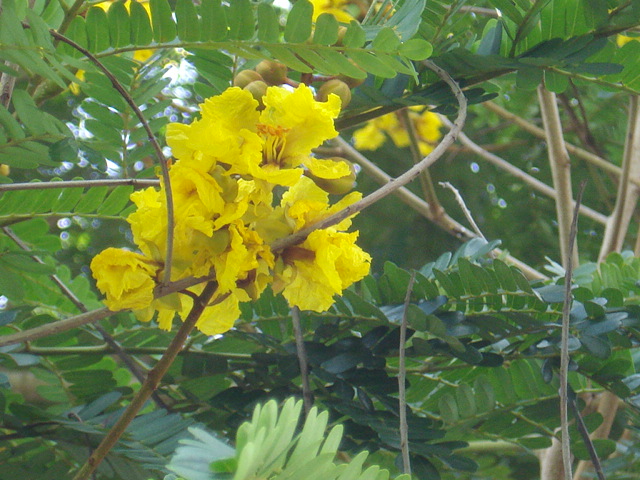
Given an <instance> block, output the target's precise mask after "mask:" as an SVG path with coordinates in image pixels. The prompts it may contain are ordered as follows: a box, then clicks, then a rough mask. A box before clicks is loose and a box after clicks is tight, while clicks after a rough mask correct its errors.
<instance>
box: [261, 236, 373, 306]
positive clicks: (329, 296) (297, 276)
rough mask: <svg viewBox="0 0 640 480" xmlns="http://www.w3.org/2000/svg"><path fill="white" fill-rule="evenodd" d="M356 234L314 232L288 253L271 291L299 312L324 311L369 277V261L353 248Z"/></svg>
mask: <svg viewBox="0 0 640 480" xmlns="http://www.w3.org/2000/svg"><path fill="white" fill-rule="evenodd" d="M357 238H358V232H352V233H346V232H338V231H336V229H335V228H328V229H325V230H316V231H314V232H312V233H311V234H310V235H309V237H307V239H306V240H305V241H304V243H302V244H301V245H300V246H296V247H292V248H289V249H287V250H286V251H285V252H284V254H283V257H282V263H283V266H282V267H281V271H280V272H278V274H277V275H276V280H275V281H274V285H273V288H274V291H275V292H276V293H278V292H280V291H281V292H282V295H283V296H284V297H285V298H286V299H287V301H288V302H289V305H291V306H297V307H298V308H300V309H302V310H313V311H316V312H323V311H326V310H327V309H329V308H330V307H331V305H333V297H334V295H336V294H341V293H342V291H343V290H344V289H345V288H347V287H348V286H349V285H351V284H352V283H354V282H356V281H358V280H361V279H362V278H364V277H365V276H366V275H367V274H368V273H369V267H370V262H371V257H370V256H369V255H368V254H367V253H366V252H364V251H363V250H362V249H361V248H360V247H358V246H357V245H356V244H355V241H356V239H357Z"/></svg>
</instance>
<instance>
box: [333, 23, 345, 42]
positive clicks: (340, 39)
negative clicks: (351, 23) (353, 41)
mask: <svg viewBox="0 0 640 480" xmlns="http://www.w3.org/2000/svg"><path fill="white" fill-rule="evenodd" d="M346 34H347V27H345V26H344V25H340V26H339V27H338V40H336V43H334V45H337V46H338V47H342V46H343V43H342V42H343V41H344V36H345V35H346Z"/></svg>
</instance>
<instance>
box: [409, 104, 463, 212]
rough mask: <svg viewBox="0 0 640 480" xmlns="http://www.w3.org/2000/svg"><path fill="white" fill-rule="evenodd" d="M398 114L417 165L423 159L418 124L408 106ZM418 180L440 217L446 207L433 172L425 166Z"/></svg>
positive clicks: (430, 204) (414, 162)
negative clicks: (441, 200) (412, 117)
mask: <svg viewBox="0 0 640 480" xmlns="http://www.w3.org/2000/svg"><path fill="white" fill-rule="evenodd" d="M398 115H399V116H400V120H401V122H402V124H403V126H404V128H405V130H406V131H407V134H408V135H409V148H410V150H411V158H412V160H413V164H414V165H417V164H418V163H420V161H421V160H422V155H421V154H420V140H419V139H418V132H417V131H416V126H415V125H414V123H413V122H412V121H411V118H410V117H409V109H408V108H403V109H401V110H399V111H398ZM460 134H462V131H461V132H460V133H459V135H460ZM418 180H420V187H421V188H422V195H423V196H424V199H425V200H426V201H427V203H428V204H429V207H430V208H431V210H432V211H433V216H434V217H436V218H437V217H439V216H440V215H442V214H443V213H444V208H442V205H441V204H440V200H438V194H437V193H436V189H435V187H434V186H433V180H432V179H431V173H430V172H429V169H428V168H425V169H424V170H423V171H422V172H421V173H420V176H419V177H418Z"/></svg>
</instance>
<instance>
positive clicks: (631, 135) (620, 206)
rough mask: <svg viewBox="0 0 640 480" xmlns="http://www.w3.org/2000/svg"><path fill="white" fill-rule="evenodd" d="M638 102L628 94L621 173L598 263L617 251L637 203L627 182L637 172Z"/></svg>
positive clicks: (636, 193)
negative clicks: (627, 112)
mask: <svg viewBox="0 0 640 480" xmlns="http://www.w3.org/2000/svg"><path fill="white" fill-rule="evenodd" d="M638 103H639V102H638V97H637V96H633V97H631V99H630V101H629V117H628V120H627V135H626V141H625V145H624V154H623V157H622V174H621V175H620V184H619V185H618V192H617V196H616V203H615V206H614V208H613V212H612V213H611V217H610V218H609V223H608V225H607V228H606V229H605V233H604V240H603V241H602V246H601V248H600V254H599V256H598V261H599V262H602V261H603V260H604V259H605V257H606V256H607V255H608V254H609V253H611V252H616V251H620V249H621V248H622V246H623V244H624V239H625V236H626V234H627V230H628V229H629V223H630V221H631V216H632V215H633V212H634V210H635V208H636V205H637V203H638V196H639V193H640V192H639V189H638V187H634V186H632V185H630V181H631V178H635V177H636V176H637V175H638V174H640V107H639V105H638Z"/></svg>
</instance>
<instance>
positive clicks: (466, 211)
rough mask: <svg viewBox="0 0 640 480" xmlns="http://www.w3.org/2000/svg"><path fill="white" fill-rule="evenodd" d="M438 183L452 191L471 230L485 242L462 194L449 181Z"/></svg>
mask: <svg viewBox="0 0 640 480" xmlns="http://www.w3.org/2000/svg"><path fill="white" fill-rule="evenodd" d="M438 183H439V184H440V186H441V187H443V188H448V189H449V190H451V191H452V192H453V195H454V196H455V197H456V202H457V203H458V205H459V206H460V209H461V210H462V212H463V213H464V216H465V218H466V219H467V222H469V223H470V224H471V228H473V231H474V232H476V235H477V236H478V237H480V238H481V239H483V240H484V241H485V242H486V241H487V239H486V238H485V237H484V234H483V233H482V230H480V227H479V226H478V224H477V223H476V221H475V220H474V219H473V215H471V212H470V211H469V208H468V207H467V205H466V204H465V203H464V199H463V198H462V195H460V192H459V191H458V189H457V188H456V187H454V186H453V185H451V183H449V182H438Z"/></svg>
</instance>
